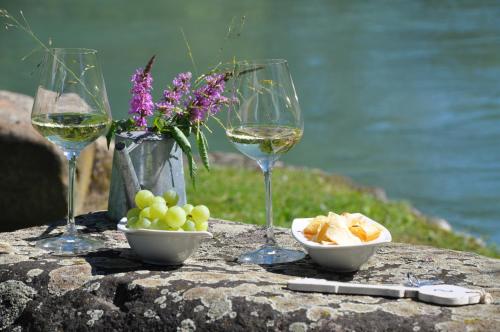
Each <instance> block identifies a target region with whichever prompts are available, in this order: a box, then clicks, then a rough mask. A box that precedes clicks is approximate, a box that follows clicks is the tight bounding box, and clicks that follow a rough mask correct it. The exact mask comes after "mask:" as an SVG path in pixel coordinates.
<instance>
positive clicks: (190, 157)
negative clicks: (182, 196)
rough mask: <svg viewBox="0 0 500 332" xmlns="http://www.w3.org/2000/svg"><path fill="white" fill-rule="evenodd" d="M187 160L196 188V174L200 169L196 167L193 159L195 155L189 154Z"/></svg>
mask: <svg viewBox="0 0 500 332" xmlns="http://www.w3.org/2000/svg"><path fill="white" fill-rule="evenodd" d="M186 157H187V160H188V166H189V177H190V178H191V182H192V183H193V188H196V172H197V170H198V167H197V166H196V163H195V161H194V158H193V154H192V153H191V152H189V153H188V154H186Z"/></svg>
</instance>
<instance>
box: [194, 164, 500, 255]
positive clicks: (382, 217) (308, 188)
mask: <svg viewBox="0 0 500 332" xmlns="http://www.w3.org/2000/svg"><path fill="white" fill-rule="evenodd" d="M188 197H189V201H190V202H192V203H194V204H205V205H207V206H208V207H209V208H210V210H211V213H212V216H214V217H217V218H221V219H229V220H235V221H241V222H246V223H252V224H264V223H265V216H264V183H263V176H262V174H261V173H260V172H259V171H258V170H256V169H248V168H233V167H228V166H216V167H214V168H213V169H212V171H211V172H210V173H208V172H206V171H200V172H199V175H198V177H197V189H196V190H194V189H193V188H192V186H189V188H188ZM273 208H274V222H275V225H277V226H283V227H289V226H290V224H291V221H292V220H293V218H296V217H311V216H316V215H319V214H325V213H327V212H328V211H334V212H337V213H340V212H344V211H347V212H361V213H363V214H365V215H367V216H369V217H370V218H372V219H374V220H377V221H379V222H380V223H382V224H383V225H384V226H386V227H387V228H388V229H389V230H390V232H391V233H392V236H393V241H395V242H406V243H415V244H426V245H432V246H435V247H441V248H449V249H456V250H464V251H472V252H476V253H479V254H482V255H486V256H491V257H500V251H499V250H498V248H496V247H493V246H490V247H482V246H481V245H480V244H479V243H477V242H476V241H475V240H473V239H471V238H467V237H464V236H462V235H459V234H455V233H453V232H447V231H444V230H442V229H439V228H438V227H437V226H435V225H433V224H430V223H429V222H428V221H427V219H426V218H425V217H424V216H419V215H417V214H416V213H415V212H414V211H412V208H411V206H410V205H409V204H407V203H405V202H396V201H389V202H385V201H383V200H381V199H379V198H377V197H376V196H375V195H374V194H373V193H372V192H370V191H369V190H365V189H363V188H358V187H356V186H355V185H353V184H352V183H350V182H349V181H348V180H346V179H345V178H342V177H338V176H332V175H327V174H325V173H323V172H320V171H316V170H309V169H295V168H277V169H275V170H274V173H273Z"/></svg>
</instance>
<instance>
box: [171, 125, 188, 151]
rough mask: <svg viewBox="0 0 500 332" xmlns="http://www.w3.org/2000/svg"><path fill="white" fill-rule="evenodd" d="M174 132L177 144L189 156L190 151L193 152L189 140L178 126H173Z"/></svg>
mask: <svg viewBox="0 0 500 332" xmlns="http://www.w3.org/2000/svg"><path fill="white" fill-rule="evenodd" d="M172 130H173V132H172V136H173V137H174V139H175V140H176V141H177V143H179V145H180V147H181V149H182V151H184V153H185V154H188V151H189V152H191V143H189V140H188V139H187V137H186V135H184V133H183V132H182V130H180V129H179V128H178V127H176V126H173V127H172Z"/></svg>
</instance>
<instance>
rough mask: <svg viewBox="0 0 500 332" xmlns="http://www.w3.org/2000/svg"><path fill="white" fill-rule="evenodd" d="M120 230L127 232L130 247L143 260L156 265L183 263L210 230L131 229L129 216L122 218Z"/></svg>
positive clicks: (210, 234)
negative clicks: (128, 221) (128, 220)
mask: <svg viewBox="0 0 500 332" xmlns="http://www.w3.org/2000/svg"><path fill="white" fill-rule="evenodd" d="M117 228H118V230H120V231H122V232H123V233H125V236H126V237H127V241H128V244H129V245H130V248H132V250H134V251H135V253H136V254H137V255H138V256H139V257H140V258H141V260H142V261H144V262H146V263H150V264H156V265H178V264H182V262H184V261H185V260H186V259H187V258H188V257H189V256H191V255H192V254H193V253H194V252H195V251H196V250H197V249H198V247H199V246H200V244H201V242H202V240H203V239H210V238H212V237H213V236H212V233H209V232H177V231H162V230H154V229H129V228H127V218H123V219H121V220H120V223H119V224H118V226H117Z"/></svg>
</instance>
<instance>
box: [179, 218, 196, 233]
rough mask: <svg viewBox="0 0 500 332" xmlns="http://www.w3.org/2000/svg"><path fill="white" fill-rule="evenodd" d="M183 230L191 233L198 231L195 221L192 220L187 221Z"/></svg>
mask: <svg viewBox="0 0 500 332" xmlns="http://www.w3.org/2000/svg"><path fill="white" fill-rule="evenodd" d="M182 229H183V230H185V231H190V232H193V231H195V230H196V225H195V223H194V221H192V220H187V221H186V222H185V223H184V225H182Z"/></svg>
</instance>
